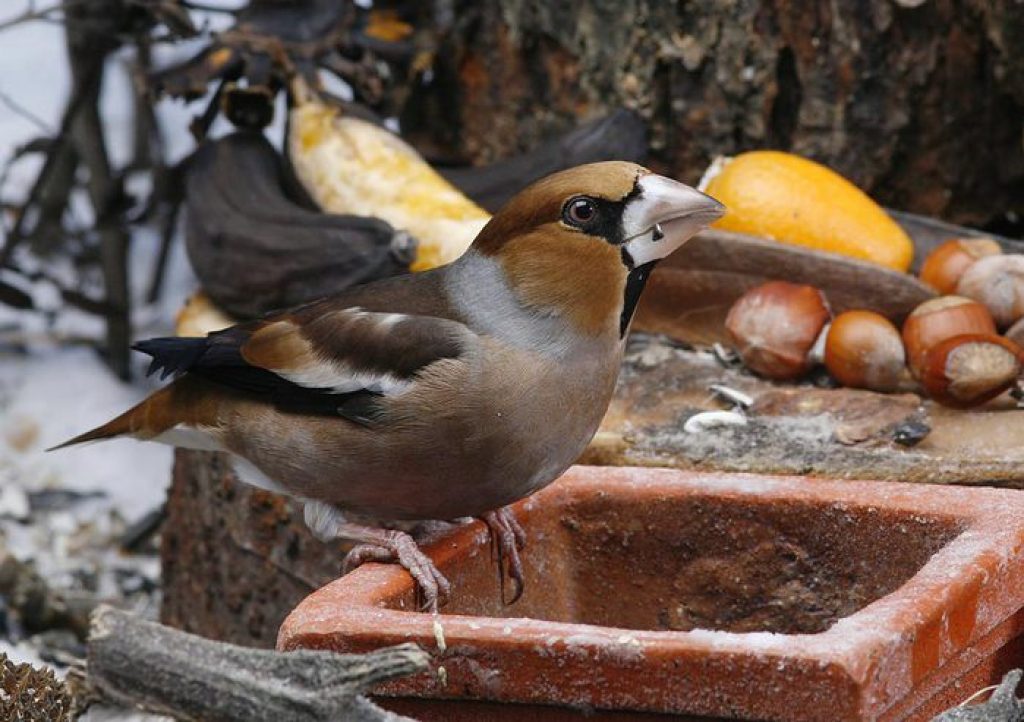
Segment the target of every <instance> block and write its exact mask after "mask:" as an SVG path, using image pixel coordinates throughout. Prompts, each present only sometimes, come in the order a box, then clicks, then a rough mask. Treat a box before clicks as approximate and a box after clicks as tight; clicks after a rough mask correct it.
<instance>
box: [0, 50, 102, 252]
mask: <svg viewBox="0 0 1024 722" xmlns="http://www.w3.org/2000/svg"><path fill="white" fill-rule="evenodd" d="M102 72H103V58H102V57H93V58H92V59H91V60H90V62H89V65H88V67H87V68H84V69H83V70H82V80H80V81H79V82H78V83H76V84H75V92H74V93H73V94H72V96H71V99H70V100H68V104H67V105H66V106H65V107H64V117H63V118H61V122H60V130H59V131H58V132H57V137H56V138H55V139H54V141H53V146H52V147H51V148H50V150H49V152H48V153H47V154H46V160H45V161H44V163H43V167H42V169H41V170H40V171H39V175H38V176H37V177H36V181H35V183H33V184H32V188H31V190H29V194H28V198H27V199H26V200H25V202H24V203H23V204H22V207H21V211H20V212H19V213H18V217H17V219H16V220H15V221H14V227H13V228H12V229H11V230H10V232H9V233H8V234H7V238H6V240H5V243H4V247H3V248H0V268H4V267H5V266H7V265H8V264H9V263H10V260H11V254H13V253H14V249H15V247H16V246H17V245H18V243H20V242H21V240H22V239H23V238H24V227H25V222H26V219H27V218H28V216H29V213H28V209H29V208H31V207H32V206H34V205H35V204H36V203H37V202H38V201H39V197H40V194H41V193H42V192H43V190H44V188H45V186H46V183H47V179H48V178H49V176H50V174H51V173H53V172H54V171H55V170H56V168H57V166H58V161H59V159H60V157H61V151H62V149H63V147H64V145H65V144H66V143H67V142H68V140H69V138H68V135H69V133H70V130H71V126H72V124H73V123H74V121H75V118H76V117H77V116H78V111H79V109H80V108H81V107H82V104H83V103H85V101H86V100H87V99H88V98H89V96H90V95H91V94H92V93H93V92H94V91H95V90H96V89H97V88H98V87H99V82H100V76H101V74H102Z"/></svg>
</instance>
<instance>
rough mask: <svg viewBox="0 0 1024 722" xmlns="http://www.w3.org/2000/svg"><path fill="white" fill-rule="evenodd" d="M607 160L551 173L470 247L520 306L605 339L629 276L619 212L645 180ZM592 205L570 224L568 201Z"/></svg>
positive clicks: (628, 166)
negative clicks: (492, 264) (504, 280)
mask: <svg viewBox="0 0 1024 722" xmlns="http://www.w3.org/2000/svg"><path fill="white" fill-rule="evenodd" d="M649 173H650V171H648V170H647V169H646V168H644V167H642V166H639V165H636V164H635V163H626V162H622V161H608V162H604V163H591V164H588V165H583V166H578V167H576V168H572V169H570V170H566V171H562V172H561V173H555V174H554V175H550V176H548V177H546V178H543V179H542V180H540V181H537V182H536V183H534V184H533V185H531V186H529V187H528V188H526V189H525V190H523V191H522V192H520V193H519V194H518V195H517V196H516V197H515V198H513V199H512V200H511V201H509V203H508V204H507V205H506V206H505V207H504V208H502V209H501V211H500V212H499V213H498V214H497V215H495V216H494V218H493V219H491V222H490V223H488V224H487V226H486V227H485V228H484V229H483V230H482V231H481V232H480V235H479V236H477V239H476V241H475V242H474V244H473V249H474V250H475V251H477V252H479V253H482V254H484V255H487V256H492V257H494V258H496V259H497V260H498V261H499V262H500V263H501V264H502V266H503V267H504V270H505V274H506V276H507V277H508V280H509V282H510V284H511V286H512V288H513V289H514V290H515V292H516V293H517V295H518V296H519V298H520V300H521V301H522V302H523V303H524V304H525V305H527V306H531V307H536V308H538V310H541V311H543V312H552V311H553V312H556V313H559V314H563V315H565V316H567V317H568V318H570V319H572V320H573V321H574V323H575V325H576V326H577V328H578V329H579V330H580V331H581V332H583V333H587V334H591V335H597V334H601V333H603V332H606V331H607V330H608V329H609V327H610V324H611V325H613V324H615V323H616V320H617V319H618V317H619V314H620V310H621V307H622V299H623V289H624V288H625V283H626V275H627V273H628V269H627V268H626V266H625V265H624V264H623V260H622V254H621V249H620V248H619V245H618V244H619V243H621V241H622V239H621V238H619V237H618V236H619V235H620V234H621V213H622V208H623V207H624V206H625V204H626V202H627V201H628V200H629V198H630V197H632V196H633V195H635V194H636V193H637V181H638V180H639V179H640V178H642V177H643V176H645V175H647V174H649ZM580 198H585V199H587V201H593V203H590V204H589V205H585V206H583V208H582V209H581V210H582V211H584V212H585V213H580V214H578V215H579V217H583V218H585V220H587V221H589V222H588V223H583V222H581V223H578V224H577V223H574V220H573V219H574V216H573V215H570V214H571V213H572V212H573V210H572V209H570V208H569V206H570V205H571V203H572V202H573V201H574V199H580Z"/></svg>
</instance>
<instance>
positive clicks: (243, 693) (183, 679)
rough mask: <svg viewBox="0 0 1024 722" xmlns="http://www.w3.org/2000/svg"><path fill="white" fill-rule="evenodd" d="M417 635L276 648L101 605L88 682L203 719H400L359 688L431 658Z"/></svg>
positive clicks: (119, 696) (153, 707) (123, 699)
mask: <svg viewBox="0 0 1024 722" xmlns="http://www.w3.org/2000/svg"><path fill="white" fill-rule="evenodd" d="M428 659H429V657H428V655H427V653H426V652H424V651H423V650H422V649H420V648H419V647H417V646H416V645H414V644H402V645H398V646H396V647H389V648H387V649H381V650H378V651H376V652H371V653H369V654H335V653H333V652H323V651H314V650H299V651H295V652H274V651H271V650H265V649H250V648H248V647H239V646H236V645H231V644H225V643H223V642H215V641H212V640H209V639H204V638H203V637H198V636H195V635H192V634H186V633H185V632H180V631H178V630H176V629H171V628H170V627H165V626H163V625H160V624H156V623H153V622H145V621H142V620H140V619H138V618H136V617H134V616H132V615H130V614H128V613H126V612H121V611H118V610H115V609H113V608H111V607H107V606H102V607H100V608H98V609H97V610H96V612H95V613H94V614H93V617H92V627H91V632H90V635H89V657H88V666H87V674H88V684H89V687H90V688H91V689H92V690H94V691H95V692H97V693H98V694H99V695H100V696H102V697H105V698H107V699H109V700H111V701H113V702H116V703H118V704H122V705H126V706H138V707H141V708H143V709H146V710H148V711H152V712H156V713H160V714H169V715H173V716H174V717H176V718H180V719H193V720H199V719H201V720H204V722H279V721H280V720H290V721H293V722H313V721H314V720H317V721H326V720H343V719H344V720H368V721H370V722H374V721H378V720H379V721H381V722H397V721H398V720H406V719H407V718H405V717H400V716H398V715H395V714H392V713H390V712H387V711H385V710H382V709H381V708H379V707H377V706H376V705H374V704H373V703H372V702H370V701H369V700H367V699H366V698H365V697H363V696H361V695H362V694H364V693H365V692H367V691H368V690H370V689H371V688H372V687H373V686H374V685H376V684H377V683H379V682H383V681H385V680H389V679H394V678H397V677H403V676H405V675H408V674H412V673H414V672H419V671H422V670H424V669H426V667H427V661H428Z"/></svg>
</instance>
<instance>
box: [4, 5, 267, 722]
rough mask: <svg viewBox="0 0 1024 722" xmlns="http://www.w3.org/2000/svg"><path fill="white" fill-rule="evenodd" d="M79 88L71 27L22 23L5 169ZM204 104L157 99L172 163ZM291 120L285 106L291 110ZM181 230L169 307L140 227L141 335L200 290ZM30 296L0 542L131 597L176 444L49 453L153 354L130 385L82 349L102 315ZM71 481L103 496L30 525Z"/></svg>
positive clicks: (114, 126)
mask: <svg viewBox="0 0 1024 722" xmlns="http://www.w3.org/2000/svg"><path fill="white" fill-rule="evenodd" d="M26 4H27V3H26V2H24V1H23V0H19V1H18V2H15V1H13V0H8V2H4V3H0V23H2V22H3V21H4V20H6V19H8V18H11V17H14V16H16V15H18V14H20V13H21V12H22V11H23V10H24V8H25V7H26ZM208 4H210V3H208ZM221 4H222V5H224V6H228V7H232V6H237V5H238V4H239V3H238V2H237V0H235V1H231V0H228V1H225V2H222V3H221ZM208 17H209V18H211V23H212V25H213V26H214V27H215V29H218V28H222V27H223V25H224V24H225V23H226V22H229V21H230V18H229V17H227V16H224V15H210V16H208ZM195 49H196V47H195V44H191V45H190V44H181V45H178V46H175V47H172V48H163V47H161V48H160V49H159V50H158V51H157V53H156V60H157V62H158V63H168V62H172V61H174V60H180V59H183V58H184V57H187V56H188V55H190V54H191V53H192V52H194V51H195ZM129 59H130V58H129V57H128V56H126V55H125V54H123V53H121V54H118V55H115V56H114V57H112V58H111V59H110V60H109V61H108V71H112V72H108V74H107V76H106V77H105V84H104V87H103V95H102V98H101V113H102V115H103V118H104V121H105V125H106V127H105V132H106V141H107V145H108V151H109V154H110V156H111V160H112V161H113V163H114V165H115V166H120V165H123V164H124V163H125V161H126V160H127V159H128V155H129V153H130V125H129V123H130V121H131V107H132V106H131V96H130V91H131V86H130V80H129V75H128V60H129ZM68 88H69V69H68V64H67V55H66V51H65V48H64V41H63V35H62V29H61V28H60V26H59V25H56V24H52V23H46V22H33V23H23V24H20V25H17V26H15V27H12V28H9V29H7V30H4V31H0V167H2V166H4V165H6V163H7V161H8V159H9V158H11V157H12V156H13V154H14V153H15V152H16V150H17V148H19V147H20V146H22V145H23V144H25V143H26V142H28V141H30V140H32V139H34V138H37V137H39V136H41V135H46V134H49V133H52V132H53V131H54V130H55V129H56V128H57V127H58V126H59V124H60V116H61V112H62V108H63V104H64V102H65V99H66V98H67V94H68ZM202 107H203V106H202V105H198V104H197V105H192V106H186V105H184V104H183V103H181V102H178V101H172V100H165V101H162V102H161V103H160V105H159V106H158V108H157V114H158V117H159V118H160V120H161V121H162V127H163V131H164V142H165V146H166V149H167V152H168V156H169V160H170V161H172V162H173V161H176V160H178V159H180V158H182V157H184V156H185V155H186V154H187V153H189V152H191V150H192V148H193V145H194V142H193V140H192V138H191V136H190V135H189V133H188V131H187V127H188V122H189V120H190V119H191V118H192V117H193V116H194V115H195V114H196V113H198V112H200V110H201V108H202ZM283 115H284V114H283V112H282V113H279V118H281V119H283ZM26 116H30V117H26ZM41 126H42V127H41ZM281 128H282V122H281V121H280V120H279V121H278V123H277V124H276V126H275V130H274V132H275V133H276V134H277V136H278V137H279V136H280V134H281V132H282V131H281ZM229 129H230V128H229V127H228V126H227V124H226V123H225V122H223V121H219V122H218V123H217V124H216V125H215V127H214V129H213V130H214V134H221V133H224V132H227V131H228V130H229ZM41 162H42V158H41V156H38V155H32V156H26V157H24V158H22V159H20V160H18V161H17V162H15V163H14V164H13V165H12V166H11V167H10V171H9V173H8V174H7V176H6V178H5V179H4V180H3V186H2V188H0V196H2V197H3V199H4V200H6V201H12V202H17V201H19V200H21V199H23V198H24V197H25V196H26V195H27V193H28V191H29V188H30V186H31V184H32V182H33V181H34V180H35V177H36V175H37V173H38V171H39V168H40V166H41ZM145 183H146V179H145V178H142V177H141V176H136V177H132V178H129V188H130V189H133V190H136V191H145V190H147V188H146V187H145ZM84 217H87V216H84ZM7 223H9V219H8V220H7ZM178 236H179V237H177V238H176V239H175V244H174V247H173V251H172V254H171V257H170V262H169V264H168V269H167V275H166V281H165V287H164V288H165V293H164V297H163V298H162V300H161V301H160V303H158V304H156V305H152V306H146V305H145V304H143V303H142V299H143V295H144V292H145V289H146V286H147V285H148V281H149V275H150V273H151V268H152V264H153V261H154V259H155V257H156V253H157V251H158V248H159V245H160V239H159V236H158V234H157V232H156V231H155V230H154V229H152V228H140V229H135V230H133V235H132V244H131V254H130V256H129V268H130V274H131V281H132V291H133V295H134V297H135V299H136V301H135V304H134V316H133V318H132V322H133V334H134V336H135V337H136V338H144V337H148V336H152V335H164V334H168V333H170V332H172V330H173V325H174V316H175V313H176V311H177V309H178V308H180V306H181V305H182V303H183V301H184V299H185V298H186V296H187V295H188V294H190V293H191V292H192V291H193V290H194V288H195V285H196V284H195V280H194V276H193V275H192V273H191V270H190V268H189V266H188V262H187V259H186V257H185V252H184V248H183V246H184V244H183V243H182V240H181V238H180V231H179V234H178ZM0 240H2V235H0ZM47 270H49V271H51V273H53V274H55V275H60V274H65V275H66V274H67V273H68V271H69V269H67V268H62V267H61V266H60V264H59V263H55V264H53V266H52V267H49V266H48V268H47ZM5 279H9V275H8V276H5ZM28 290H30V292H31V294H32V296H33V299H34V300H35V301H36V303H37V305H38V306H41V307H42V308H44V309H48V310H50V311H51V312H52V313H37V312H24V311H15V310H13V309H10V308H7V307H5V306H2V305H0V488H2V490H3V492H4V494H3V497H4V503H3V504H2V505H0V506H3V507H4V509H0V550H3V549H6V550H7V551H8V552H10V553H11V554H13V555H14V556H16V557H18V558H20V559H31V560H32V561H33V563H34V564H35V566H36V568H37V569H38V571H39V573H40V574H41V575H43V577H44V578H45V579H46V580H47V582H48V583H49V584H51V585H52V586H53V587H54V588H56V589H58V590H67V589H71V588H72V587H74V585H75V582H74V580H73V578H74V577H75V575H76V574H78V573H81V575H82V576H86V575H92V576H93V578H94V582H93V583H94V584H95V585H96V587H97V592H96V593H97V594H98V595H100V596H101V597H103V598H123V597H124V595H123V594H122V595H121V596H118V594H117V592H118V590H117V588H116V584H115V579H116V577H117V574H118V573H124V572H127V571H131V572H136V573H138V574H140V575H141V577H143V578H146V579H150V580H152V579H155V578H157V577H158V576H159V564H158V561H157V559H156V558H155V557H154V556H144V555H137V554H136V555H122V554H119V553H118V551H117V549H116V546H115V545H114V544H113V540H116V538H117V536H118V534H120V533H121V532H122V531H123V530H124V528H125V525H126V524H127V523H131V522H134V521H136V520H137V519H139V518H140V517H142V516H143V515H144V514H146V513H147V512H149V511H150V510H152V509H153V508H155V507H156V506H158V505H159V504H160V503H161V502H162V501H163V500H164V498H165V491H166V487H167V485H168V482H169V479H170V467H171V450H170V449H169V448H168V447H163V446H160V445H156V444H144V443H138V442H134V441H127V440H124V441H113V442H106V443H104V444H102V445H85V446H82V447H76V448H72V449H66V450H61V451H57V452H51V453H47V452H46V451H45V449H46V448H47V447H49V446H52V445H55V444H58V443H60V442H62V441H65V440H67V439H68V438H70V437H71V436H74V435H76V434H78V433H81V432H83V431H85V430H87V429H89V428H91V427H93V426H95V425H97V424H100V423H102V422H104V421H106V420H108V419H110V418H111V417H113V416H115V415H117V414H119V413H121V412H122V411H124V410H125V409H127V408H128V407H130V406H131V405H133V404H135V403H137V402H138V401H139V400H141V399H142V398H143V397H144V396H145V395H146V394H147V393H148V392H150V391H152V389H153V388H155V387H156V385H157V384H156V383H155V382H153V381H152V380H147V379H145V378H143V374H142V373H140V371H141V370H142V369H143V368H144V361H143V360H142V359H134V360H133V363H135V364H136V368H135V371H136V373H135V374H134V380H133V381H132V382H130V383H125V382H123V381H121V380H119V379H117V378H116V377H115V376H114V375H112V374H111V373H110V371H109V370H108V368H107V366H106V365H105V364H104V363H103V361H102V360H101V359H100V358H99V356H98V354H97V353H96V352H95V350H94V349H93V348H91V347H89V346H87V345H85V344H84V343H83V342H85V343H89V342H95V341H97V340H100V339H102V338H103V334H104V324H103V322H102V321H101V320H99V319H97V318H96V317H94V316H91V315H89V314H86V313H84V312H81V311H77V310H74V309H65V308H61V301H60V298H59V295H58V294H57V293H56V291H55V289H54V288H53V287H52V286H49V285H48V284H46V283H45V282H39V283H36V284H35V285H34V286H33V287H31V288H30V289H28ZM12 339H16V343H15V342H13V341H12ZM69 340H72V341H73V343H69ZM15 348H17V350H14V349H15ZM58 489H59V490H70V491H75V492H90V493H91V492H99V494H98V495H97V496H96V497H94V498H89V499H88V500H87V501H84V502H78V503H77V504H76V505H75V506H73V507H72V508H71V509H70V510H61V511H56V512H39V511H34V512H33V513H32V514H31V515H30V516H29V519H28V523H22V521H19V520H18V519H17V518H16V517H22V519H24V516H25V515H24V513H22V512H23V511H24V509H23V508H21V507H23V505H20V502H19V499H25V498H26V494H28V495H30V494H32V493H33V492H39V491H46V490H58ZM5 511H6V513H5ZM140 599H141V601H140ZM124 603H127V604H129V605H135V607H134V609H135V611H138V612H140V613H141V614H143V616H146V617H149V618H151V617H153V616H155V612H156V610H155V608H153V601H152V599H147V598H146V597H145V596H144V595H140V596H138V597H134V598H132V599H130V600H127V601H125V602H124ZM139 604H141V605H142V606H141V607H140V606H138V605H139ZM39 651H40V650H39V647H38V646H36V645H33V644H32V643H31V640H28V641H18V642H16V643H14V642H11V641H9V640H4V639H2V638H0V652H4V653H6V654H8V655H9V656H10V658H11V659H13V660H14V661H16V662H20V661H25V662H30V663H32V664H36V665H38V664H41V663H43V662H44V661H45V660H41V659H40V657H39ZM58 672H59V673H60V672H62V670H58ZM83 719H85V720H87V721H89V722H114V721H115V720H116V721H117V722H142V721H143V720H158V719H166V718H162V717H154V716H150V715H142V714H141V713H134V712H125V711H124V710H119V709H116V708H112V707H97V708H94V709H92V710H91V711H90V712H89V713H88V714H87V715H86V716H85V717H84V718H83Z"/></svg>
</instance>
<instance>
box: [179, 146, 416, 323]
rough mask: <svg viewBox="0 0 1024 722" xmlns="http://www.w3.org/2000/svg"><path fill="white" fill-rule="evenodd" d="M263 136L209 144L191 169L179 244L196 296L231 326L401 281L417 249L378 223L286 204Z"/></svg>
mask: <svg viewBox="0 0 1024 722" xmlns="http://www.w3.org/2000/svg"><path fill="white" fill-rule="evenodd" d="M289 187H290V186H289V178H288V176H287V174H286V172H285V169H284V166H283V163H282V160H281V157H280V155H279V154H278V152H277V151H276V150H275V149H274V147H273V146H272V145H271V144H270V142H269V141H267V140H266V138H264V137H263V135H261V134H259V133H253V132H239V133H234V134H233V135H229V136H226V137H224V138H221V139H219V140H215V141H207V142H206V143H204V144H203V145H202V146H201V147H200V148H199V150H197V151H196V153H195V154H194V156H193V157H192V159H191V160H190V161H189V169H188V173H187V178H186V198H185V203H186V223H185V239H186V247H187V249H188V255H189V260H190V261H191V263H192V267H193V269H194V270H195V272H196V275H197V276H198V277H199V280H200V282H201V283H202V286H203V289H204V291H205V292H206V293H207V295H208V296H209V297H210V298H211V299H212V300H213V301H214V303H216V304H217V305H218V306H219V307H221V308H222V309H224V310H225V311H227V312H228V313H230V314H231V315H233V316H236V317H238V318H250V317H254V316H258V315H260V314H263V313H265V312H267V311H271V310H274V309H277V308H284V307H287V306H292V305H295V304H299V303H304V302H306V301H310V300H312V299H315V298H319V297H321V296H325V295H328V294H330V293H334V292H337V291H340V290H342V289H344V288H347V287H349V286H353V285H357V284H360V283H366V282H369V281H372V280H375V279H378V278H384V277H387V276H393V275H396V274H399V273H405V272H407V271H408V270H409V264H410V262H411V260H412V259H413V257H414V254H415V242H414V241H413V240H412V239H411V238H410V237H409V236H408V235H407V234H405V233H401V232H398V231H396V230H395V229H393V228H392V227H391V226H390V225H388V224H387V223H385V222H384V221H381V220H379V219H376V218H367V217H360V216H345V215H332V214H328V213H321V212H319V211H317V210H313V209H310V208H308V207H304V206H303V205H300V203H301V201H302V199H301V198H296V199H295V200H293V197H290V196H289V194H288V191H287V190H286V189H287V188H289Z"/></svg>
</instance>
